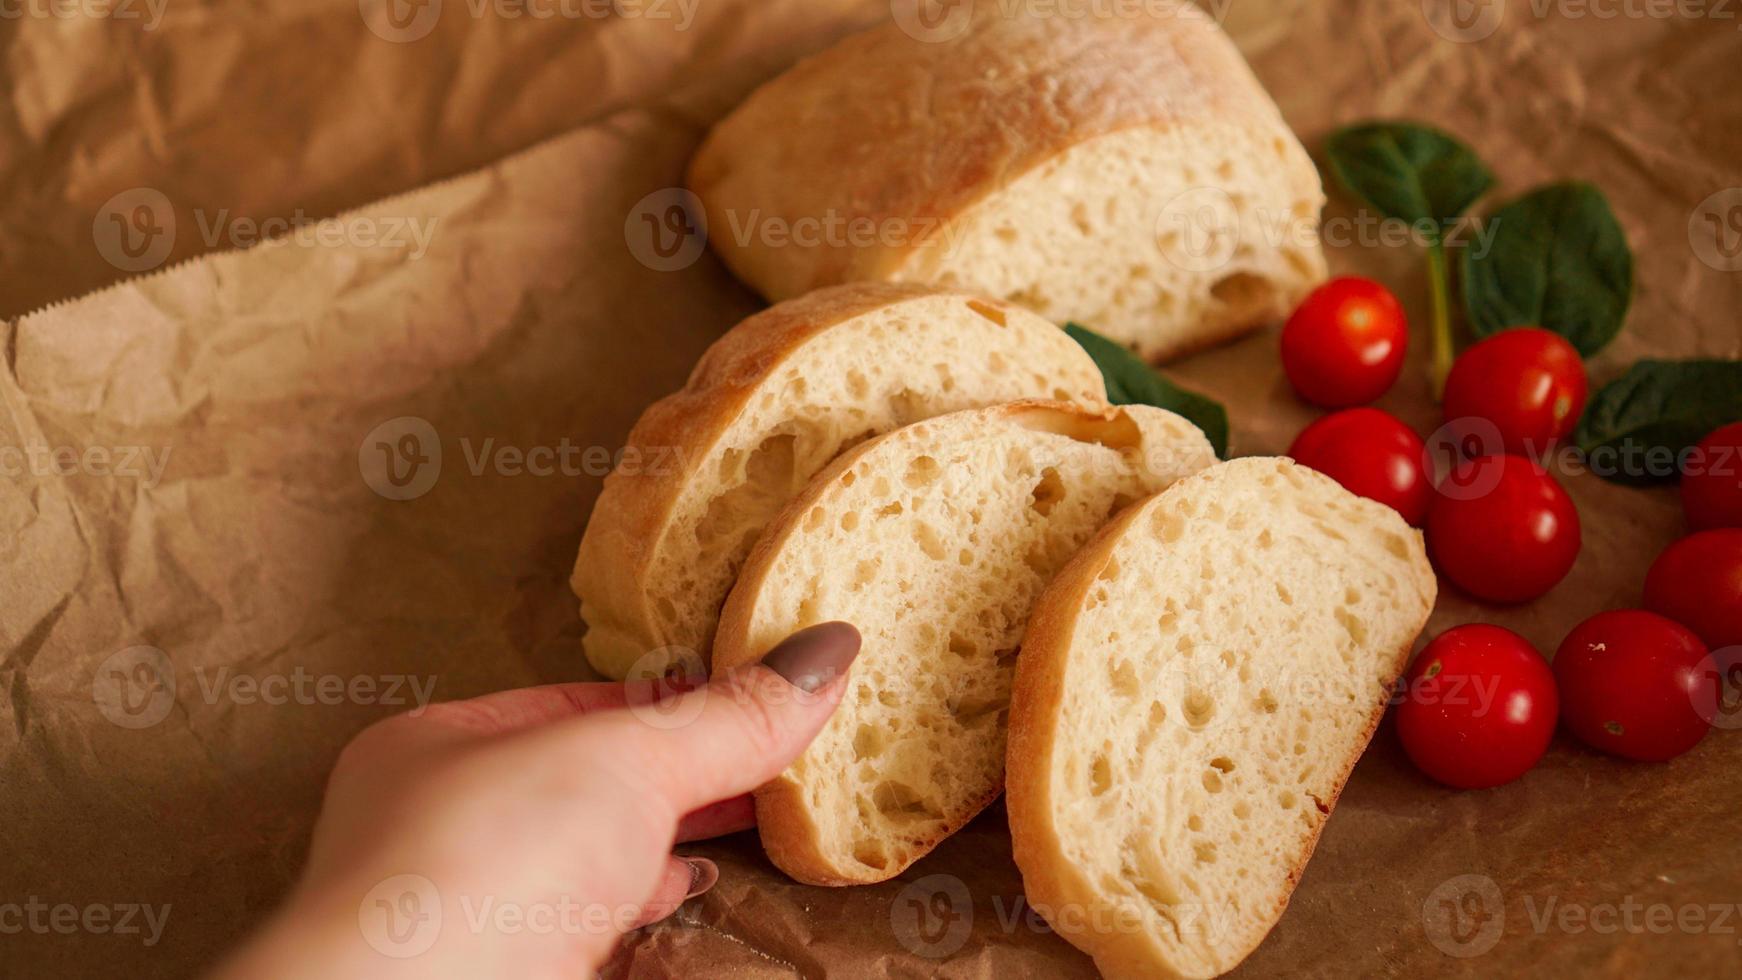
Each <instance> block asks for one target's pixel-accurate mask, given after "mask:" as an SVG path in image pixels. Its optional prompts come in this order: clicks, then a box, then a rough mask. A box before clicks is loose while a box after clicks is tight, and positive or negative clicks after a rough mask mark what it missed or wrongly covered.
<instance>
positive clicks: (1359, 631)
mask: <svg viewBox="0 0 1742 980" xmlns="http://www.w3.org/2000/svg"><path fill="white" fill-rule="evenodd" d="M1332 615H1333V616H1335V617H1336V619H1337V625H1339V626H1341V627H1343V631H1344V632H1346V633H1348V634H1349V639H1350V640H1352V641H1354V642H1355V643H1356V644H1362V643H1365V642H1367V624H1366V623H1363V622H1361V620H1360V619H1358V618H1357V617H1356V616H1355V614H1354V613H1352V612H1350V611H1349V610H1348V609H1347V608H1346V607H1343V606H1338V607H1337V608H1336V609H1335V610H1333V611H1332ZM1352 655H1353V654H1352V652H1351V651H1347V650H1345V651H1344V657H1345V659H1347V658H1348V657H1350V656H1352Z"/></svg>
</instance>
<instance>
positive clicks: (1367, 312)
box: [1282, 276, 1409, 408]
mask: <svg viewBox="0 0 1742 980" xmlns="http://www.w3.org/2000/svg"><path fill="white" fill-rule="evenodd" d="M1408 347H1409V322H1408V321H1407V320H1406V319H1405V317H1404V315H1403V304H1401V303H1399V302H1398V301H1397V297H1396V296H1393V295H1392V294H1391V291H1390V290H1389V289H1386V288H1385V287H1384V286H1381V285H1379V284H1378V283H1376V282H1374V281H1373V280H1371V279H1360V278H1357V277H1354V276H1343V277H1341V278H1338V279H1332V280H1331V281H1330V282H1327V283H1325V284H1324V285H1323V286H1320V287H1319V288H1317V289H1315V290H1313V291H1312V293H1311V294H1309V295H1308V296H1307V298H1306V299H1305V300H1303V301H1302V302H1301V304H1300V306H1299V307H1298V308H1296V309H1295V311H1294V314H1293V315H1292V316H1290V317H1289V318H1288V322H1287V323H1286V324H1284V325H1283V327H1282V369H1283V371H1284V372H1286V373H1287V374H1288V380H1289V383H1290V384H1292V385H1294V390H1295V391H1298V392H1300V396H1301V397H1302V398H1305V399H1306V400H1307V401H1309V402H1313V403H1315V404H1319V405H1323V406H1325V407H1327V408H1342V407H1344V406H1347V405H1362V404H1366V403H1367V402H1370V401H1372V400H1373V399H1375V398H1378V397H1379V396H1380V395H1383V394H1385V390H1386V389H1387V388H1390V387H1391V384H1392V382H1394V381H1396V380H1397V373H1398V372H1399V371H1401V370H1402V369H1403V354H1404V351H1405V350H1406V349H1407V348H1408Z"/></svg>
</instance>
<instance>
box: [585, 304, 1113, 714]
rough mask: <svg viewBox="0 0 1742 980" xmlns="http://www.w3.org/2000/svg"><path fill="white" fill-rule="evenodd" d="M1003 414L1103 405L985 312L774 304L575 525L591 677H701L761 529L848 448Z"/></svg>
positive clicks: (1042, 324)
mask: <svg viewBox="0 0 1742 980" xmlns="http://www.w3.org/2000/svg"><path fill="white" fill-rule="evenodd" d="M1018 398H1056V399H1059V400H1063V401H1071V402H1076V403H1080V404H1083V405H1088V406H1101V405H1105V404H1106V388H1105V386H1104V383H1103V382H1102V380H1101V373H1100V371H1099V370H1098V369H1097V368H1096V367H1095V364H1094V362H1093V361H1091V360H1090V359H1089V357H1088V355H1087V354H1085V353H1083V351H1082V349H1081V348H1079V347H1078V346H1077V344H1076V343H1075V342H1074V341H1072V340H1071V339H1070V338H1069V337H1068V336H1066V335H1065V333H1064V331H1062V330H1060V329H1059V328H1058V327H1057V326H1055V325H1053V324H1051V323H1048V322H1047V321H1045V320H1043V319H1041V318H1040V317H1038V316H1035V315H1034V314H1033V313H1030V312H1028V311H1026V310H1022V309H1020V308H1017V307H1012V306H1010V305H1008V304H1005V303H1001V302H998V301H995V300H984V299H976V298H975V297H972V296H968V295H964V294H961V293H956V292H952V291H949V290H944V289H938V288H935V287H923V286H913V285H897V284H887V283H859V284H854V285H848V286H842V287H839V288H834V289H825V290H819V291H817V292H815V293H811V294H809V295H806V296H803V297H800V298H798V299H795V300H790V301H788V302H785V303H780V304H778V305H776V306H774V307H772V308H770V309H768V310H764V311H763V312H761V313H758V314H756V315H755V316H752V317H750V318H749V319H747V320H745V321H744V322H742V323H740V324H738V325H737V326H735V327H733V328H732V329H731V330H730V331H728V332H727V333H726V334H725V335H724V336H722V337H721V338H720V339H719V340H718V341H716V342H715V343H714V345H713V346H712V347H710V348H709V349H708V351H707V353H706V354H704V355H703V357H702V359H701V362H700V363H699V364H698V365H697V366H696V369H695V371H694V372H693V373H692V374H691V375H690V379H689V383H688V384H686V385H685V386H684V388H683V390H682V391H679V392H677V393H676V394H673V395H671V396H669V397H667V398H664V399H662V400H660V401H658V402H656V403H654V404H653V405H652V406H651V407H649V408H648V409H647V411H646V412H645V413H643V414H642V416H641V419H640V421H638V422H637V423H636V425H635V427H634V429H633V430H632V431H631V432H630V433H629V440H628V444H627V446H626V447H625V449H624V451H623V455H622V459H623V463H622V464H621V465H619V466H618V467H617V468H616V470H615V471H614V472H613V473H612V474H611V475H610V476H609V477H608V478H607V479H606V480H605V486H604V489H603V491H602V492H601V493H600V495H599V499H598V502H597V503H596V504H595V505H594V507H593V514H592V518H591V520H590V521H589V522H588V525H587V530H586V534H585V536H584V537H583V538H582V539H581V548H580V554H579V556H578V557H577V558H576V561H575V570H574V576H573V578H572V580H571V583H572V585H573V587H574V590H575V593H576V594H577V595H578V596H579V597H580V599H581V616H582V618H584V619H585V620H586V622H587V633H586V636H585V638H584V639H583V641H582V642H583V644H584V646H585V649H586V655H587V659H588V660H589V661H590V662H591V663H592V665H593V666H594V668H596V669H597V670H599V671H600V672H602V673H604V674H605V675H606V676H608V677H612V678H617V679H621V678H623V677H625V676H627V675H628V673H629V671H630V669H631V668H632V667H634V668H635V669H636V670H637V671H638V672H642V673H649V674H657V673H659V672H661V671H663V670H665V669H666V668H667V667H669V666H672V665H673V664H674V663H678V664H685V665H687V666H689V667H691V668H694V667H696V666H701V665H705V664H706V662H707V661H706V657H707V654H708V649H709V646H710V643H711V641H712V638H713V635H714V624H715V622H716V620H717V618H718V614H719V609H720V604H721V603H722V602H723V601H724V600H725V598H726V592H727V590H728V589H729V588H730V587H731V584H732V582H733V580H734V579H735V578H736V577H737V574H738V567H739V565H741V564H742V563H743V561H744V556H745V555H747V554H749V552H750V546H751V544H752V543H753V542H754V541H755V540H756V536H757V535H758V534H760V533H761V531H762V527H763V525H764V524H766V523H767V522H768V520H769V519H770V518H772V517H773V516H774V515H775V514H776V513H778V512H779V510H780V508H781V507H782V506H784V505H785V504H786V502H787V501H788V500H790V499H791V498H792V496H793V495H794V494H796V493H797V492H798V491H799V488H801V487H803V486H804V485H805V483H806V482H807V481H808V480H809V479H810V478H811V476H812V475H813V474H815V473H816V471H817V470H818V469H820V468H822V466H823V465H824V464H825V463H827V462H828V461H829V460H831V459H833V458H834V457H835V456H836V455H837V454H839V453H840V452H841V450H842V449H845V448H846V447H848V446H851V445H852V444H853V443H855V442H856V441H858V440H861V439H864V438H865V437H867V436H870V435H874V434H876V433H880V432H885V431H888V430H889V429H893V428H895V427H896V426H899V425H904V424H906V423H908V422H914V421H918V420H920V419H924V418H930V417H931V416H934V415H941V414H943V413H946V412H953V411H957V410H960V409H964V408H973V407H978V406H983V405H994V404H998V403H999V402H1005V401H1010V400H1013V399H1018Z"/></svg>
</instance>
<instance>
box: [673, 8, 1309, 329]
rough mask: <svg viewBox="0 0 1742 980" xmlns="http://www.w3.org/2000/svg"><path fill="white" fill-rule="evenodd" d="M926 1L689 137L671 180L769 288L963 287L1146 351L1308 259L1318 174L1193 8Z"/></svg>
mask: <svg viewBox="0 0 1742 980" xmlns="http://www.w3.org/2000/svg"><path fill="white" fill-rule="evenodd" d="M907 6H908V7H909V8H912V7H914V6H915V5H914V4H913V3H911V2H909V3H908V4H907ZM919 6H920V7H931V6H933V5H931V4H920V5H919ZM936 6H937V7H938V8H939V11H938V15H939V17H940V18H941V19H939V20H935V21H932V20H916V19H914V18H903V17H901V16H899V11H898V16H897V18H896V19H895V20H893V21H891V22H889V23H886V24H884V25H882V26H879V27H875V28H873V29H871V30H869V31H866V32H864V33H861V34H858V35H854V36H852V37H848V38H846V39H844V40H842V41H841V42H839V43H837V44H836V45H835V46H833V47H831V48H829V49H827V50H825V51H823V52H821V53H820V54H817V55H816V56H814V57H812V58H809V59H807V60H805V61H803V62H801V63H800V64H799V65H797V66H796V67H794V68H793V69H791V70H790V71H788V72H787V73H785V74H784V75H781V76H779V77H778V78H775V79H774V80H772V81H770V82H768V83H767V84H765V85H763V86H762V87H761V88H760V89H758V90H757V91H756V92H754V93H753V94H752V95H751V96H750V97H749V99H747V100H746V101H745V102H744V104H743V105H742V106H740V107H739V108H738V109H737V110H736V111H734V112H733V113H732V114H731V115H729V116H728V117H727V118H726V119H725V120H723V121H722V122H720V123H719V125H718V126H717V127H716V128H715V129H714V131H713V133H712V134H711V135H710V136H709V137H708V139H707V141H706V142H705V143H704V144H703V146H702V147H701V149H700V151H699V152H698V153H697V155H696V157H695V159H694V161H693V162H692V164H691V169H690V176H689V184H690V187H691V189H692V190H694V191H695V193H696V194H697V196H698V197H699V198H700V199H701V201H702V203H703V206H704V207H705V209H706V211H707V219H708V240H709V242H710V244H711V245H713V246H714V248H716V249H717V250H718V251H719V253H720V255H721V257H722V258H723V259H724V260H725V261H726V263H727V264H728V265H729V266H731V268H732V269H733V271H735V272H736V273H737V274H738V276H739V277H740V278H742V279H744V280H745V281H746V282H748V283H749V284H750V285H752V286H754V287H755V288H756V289H758V290H760V291H761V292H762V293H763V294H764V295H766V296H768V297H769V298H770V299H780V298H782V297H787V296H794V295H798V294H800V293H803V292H805V291H807V290H810V289H814V288H816V287H818V286H823V285H827V284H830V283H837V282H845V281H850V280H857V279H878V280H901V281H911V282H937V283H943V284H946V285H954V286H960V287H963V288H967V289H971V290H973V291H975V292H980V293H985V294H987V295H992V296H998V297H1001V298H1003V299H1007V300H1010V301H1012V302H1016V303H1021V304H1023V305H1026V306H1028V307H1030V308H1032V309H1034V310H1036V311H1038V312H1039V313H1041V314H1042V315H1044V316H1047V317H1049V318H1051V319H1054V320H1057V321H1061V322H1062V321H1064V320H1076V321H1078V322H1081V323H1084V324H1086V325H1088V326H1090V327H1092V328H1094V329H1095V330H1096V331H1098V332H1100V333H1102V334H1104V335H1106V336H1108V337H1111V338H1113V339H1115V340H1117V341H1120V342H1122V343H1125V344H1127V345H1129V346H1131V347H1133V348H1134V349H1136V350H1137V351H1138V352H1139V353H1141V354H1143V355H1144V356H1146V357H1149V358H1151V359H1163V358H1167V357H1171V356H1174V355H1177V354H1181V353H1184V352H1186V351H1190V350H1193V349H1195V348H1199V347H1203V346H1206V345H1208V344H1212V343H1215V342H1218V341H1221V340H1225V339H1228V338H1231V337H1234V336H1237V335H1239V334H1241V333H1243V332H1245V331H1247V330H1249V329H1251V328H1254V327H1256V326H1259V325H1261V324H1263V323H1265V322H1266V321H1269V320H1273V319H1279V318H1281V317H1283V316H1285V315H1286V314H1287V313H1288V311H1289V310H1290V309H1292V308H1293V307H1294V305H1295V304H1296V302H1297V301H1298V300H1299V299H1300V298H1301V297H1302V296H1304V295H1305V293H1306V292H1307V291H1309V290H1310V289H1311V288H1312V287H1313V286H1314V285H1315V284H1317V283H1318V282H1320V281H1321V280H1323V278H1324V275H1325V261H1324V256H1323V252H1322V249H1321V248H1320V245H1319V242H1318V237H1317V223H1318V216H1319V211H1320V209H1321V208H1322V206H1323V203H1324V194H1323V189H1322V186H1321V184H1320V180H1319V175H1318V171H1317V170H1316V169H1315V168H1314V166H1313V163H1312V160H1311V159H1310V158H1309V157H1308V156H1307V154H1306V151H1305V150H1304V149H1303V148H1302V147H1301V145H1300V142H1299V141H1298V140H1297V139H1296V138H1295V136H1294V134H1293V133H1292V132H1290V130H1289V128H1288V126H1287V125H1286V124H1285V123H1284V122H1283V119H1282V116H1281V114H1280V113H1279V112H1278V111H1277V109H1276V105H1275V104H1274V103H1273V102H1272V101H1271V100H1270V97H1269V96H1268V95H1267V94H1266V93H1265V91H1264V89H1263V88H1262V86H1260V84H1259V83H1258V80H1257V79H1256V78H1255V77H1254V76H1253V74H1252V71H1251V69H1250V68H1248V67H1247V65H1246V63H1245V61H1244V60H1243V59H1242V58H1241V56H1240V53H1239V51H1238V50H1236V49H1235V47H1234V45H1233V43H1232V42H1231V41H1229V39H1228V37H1227V36H1226V35H1225V34H1224V33H1223V32H1222V30H1221V28H1220V27H1218V26H1217V25H1216V23H1215V22H1214V21H1213V20H1212V19H1211V18H1210V17H1209V16H1207V15H1206V14H1204V13H1203V12H1202V11H1200V10H1199V9H1198V8H1197V7H1195V6H1193V5H1191V4H1190V3H1185V2H1174V0H1157V2H1152V3H1144V4H1137V5H1132V6H1130V7H1129V8H1128V9H1125V10H1119V11H1115V10H1113V9H1112V8H1111V7H1107V8H1105V9H1102V8H1101V7H1099V6H1098V5H1093V4H1087V5H1080V8H1081V9H1076V10H1068V11H1067V10H1064V9H1063V7H1062V5H1060V6H1059V8H1058V9H1041V7H1039V6H1037V5H1033V4H1011V3H1009V2H1008V0H980V2H979V3H974V2H972V0H969V2H966V3H958V4H942V5H936ZM1114 6H1116V5H1114ZM1091 8H1094V9H1091Z"/></svg>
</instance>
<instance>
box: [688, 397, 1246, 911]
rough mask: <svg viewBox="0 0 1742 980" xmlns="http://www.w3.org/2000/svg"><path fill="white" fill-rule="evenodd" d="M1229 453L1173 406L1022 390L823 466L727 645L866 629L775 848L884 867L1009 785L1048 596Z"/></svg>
mask: <svg viewBox="0 0 1742 980" xmlns="http://www.w3.org/2000/svg"><path fill="white" fill-rule="evenodd" d="M1214 459H1215V456H1214V454H1213V453H1212V451H1211V449H1210V446H1209V443H1208V442H1207V441H1206V440H1205V438H1204V436H1203V434H1202V433H1201V432H1200V431H1198V429H1197V428H1196V427H1194V426H1193V425H1192V424H1191V423H1189V422H1187V421H1186V420H1184V419H1182V418H1180V417H1179V416H1177V415H1174V414H1172V413H1171V412H1165V411H1162V410H1161V409H1156V408H1149V407H1147V406H1131V407H1127V408H1123V409H1110V410H1103V411H1099V412H1096V411H1089V410H1085V409H1081V408H1076V407H1072V406H1068V405H1064V404H1060V403H1052V402H1019V403H1013V404H1009V405H1001V406H997V407H993V408H987V409H980V410H974V411H966V412H958V413H955V414H952V415H946V416H942V417H939V418H935V419H932V420H930V421H927V422H920V423H917V424H914V425H910V426H907V427H905V428H902V429H898V430H896V431H894V432H892V433H890V434H888V435H886V436H883V437H881V438H878V439H876V440H873V441H871V442H868V443H866V444H865V445H863V446H860V447H858V448H857V449H855V450H853V451H851V452H848V453H846V454H844V455H843V456H842V457H841V458H840V459H838V460H836V461H835V463H834V464H832V465H831V466H830V467H829V468H828V469H826V470H824V471H823V472H822V473H820V474H819V475H818V476H817V478H816V479H815V481H813V482H812V483H811V484H810V486H809V487H807V488H806V489H805V491H804V493H802V494H801V495H800V496H799V497H798V498H797V499H795V500H794V501H793V502H792V503H791V504H790V505H789V506H788V507H787V509H786V510H785V511H784V512H782V514H781V515H780V517H779V518H778V519H776V520H775V521H774V522H773V523H772V524H770V525H769V526H768V529H767V531H766V533H765V534H764V535H763V537H762V540H761V541H759V542H758V543H757V545H756V548H755V550H754V551H753V552H752V553H751V555H750V558H749V560H748V561H747V562H745V564H744V569H743V572H742V574H741V576H740V578H739V580H738V584H737V586H736V587H734V588H733V590H732V594H731V596H730V598H729V599H728V600H727V602H726V607H725V610H724V612H723V614H722V616H721V620H720V630H719V634H718V636H717V637H716V639H715V644H714V663H715V667H716V668H717V669H728V668H731V667H734V666H737V665H739V664H743V663H748V662H751V661H754V660H756V659H757V658H759V657H761V656H762V655H763V654H764V653H766V652H767V651H768V649H769V648H770V647H772V646H773V645H774V644H775V643H777V642H778V641H779V640H780V639H781V638H783V637H785V636H786V635H787V634H789V633H791V632H793V631H794V630H797V629H800V628H803V627H805V626H809V625H812V624H814V623H820V622H825V621H828V620H836V619H839V620H845V621H847V622H850V623H853V624H855V625H856V626H858V628H859V631H860V633H861V635H862V636H863V637H864V645H863V647H862V648H861V652H860V654H859V657H858V659H857V660H856V661H855V662H854V664H853V667H852V674H851V680H850V686H849V688H848V690H847V693H846V696H845V699H844V700H843V702H842V704H841V705H840V707H839V709H837V710H836V712H835V713H834V715H833V716H832V717H831V718H830V720H829V723H828V725H827V726H826V727H825V728H824V729H823V732H822V734H820V735H819V736H817V739H816V741H814V742H813V743H811V745H810V747H809V748H808V749H807V750H806V751H805V753H804V755H802V756H801V757H800V758H799V759H798V761H797V762H795V763H793V765H792V766H791V767H790V768H788V769H787V771H786V772H785V773H784V774H782V775H781V776H780V777H779V778H778V779H776V780H774V781H773V782H772V783H769V784H768V785H766V786H764V787H763V788H762V789H760V790H758V791H757V793H756V817H757V823H758V825H759V827H760V830H761V834H762V843H763V845H764V847H765V849H766V850H767V851H768V855H769V857H770V858H771V859H772V860H773V861H774V863H775V864H776V865H778V866H779V867H780V868H781V869H782V870H784V871H786V872H787V873H788V874H790V875H791V876H793V877H794V878H797V879H798V880H800V881H804V882H810V883H813V884H824V885H845V884H856V883H864V882H874V881H882V880H884V879H886V878H890V877H892V876H894V875H896V874H898V873H900V872H901V870H902V869H903V868H906V867H907V866H908V865H909V864H911V863H913V861H914V860H916V859H917V858H919V857H920V856H921V855H923V854H925V853H926V852H927V851H929V850H930V849H931V848H932V847H934V846H935V845H936V844H937V843H938V841H940V840H942V839H943V838H945V837H947V836H949V835H950V834H952V833H954V832H955V831H956V830H958V829H959V828H960V827H962V825H963V824H965V823H967V822H968V820H969V819H971V818H972V817H973V816H974V815H975V814H976V813H978V812H980V810H981V809H983V808H984V807H985V806H986V805H987V804H988V803H990V802H991V801H992V800H993V799H994V798H995V797H997V795H998V792H999V790H1000V788H1001V787H1002V785H1003V775H1004V732H1005V717H1006V711H1007V707H1008V699H1009V695H1010V682H1011V677H1012V675H1013V672H1014V667H1015V660H1016V659H1017V657H1016V655H1017V651H1018V650H1019V649H1020V648H1021V647H1022V645H1023V630H1024V626H1025V624H1026V623H1027V620H1028V612H1029V608H1030V606H1031V605H1032V603H1033V601H1034V598H1035V596H1037V595H1038V594H1039V593H1040V591H1041V589H1042V587H1044V586H1045V584H1046V582H1047V581H1048V580H1049V579H1050V578H1051V577H1052V574H1053V573H1054V572H1055V571H1057V570H1058V569H1059V567H1061V566H1062V565H1063V564H1064V563H1065V561H1066V560H1067V559H1068V558H1069V557H1070V556H1071V554H1072V553H1073V552H1075V551H1076V550H1077V548H1078V547H1080V546H1081V545H1082V544H1083V542H1085V541H1087V540H1088V539H1089V537H1090V536H1091V535H1092V534H1094V532H1095V530H1096V529H1097V528H1099V527H1100V526H1101V525H1102V524H1103V523H1105V522H1106V521H1107V520H1108V519H1109V518H1110V517H1111V516H1112V515H1113V514H1114V513H1116V512H1117V511H1118V510H1119V509H1120V508H1121V507H1123V506H1125V505H1126V504H1128V503H1130V502H1132V501H1135V500H1138V499H1140V498H1143V497H1145V496H1148V495H1149V494H1151V493H1153V492H1155V491H1157V490H1159V489H1161V488H1163V487H1165V486H1168V485H1169V484H1171V483H1173V482H1174V481H1175V480H1178V479H1180V478H1181V477H1183V476H1185V475H1186V474H1189V473H1194V472H1196V471H1198V470H1200V469H1202V468H1203V467H1205V466H1207V465H1209V464H1210V463H1212V462H1213V461H1214Z"/></svg>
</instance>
